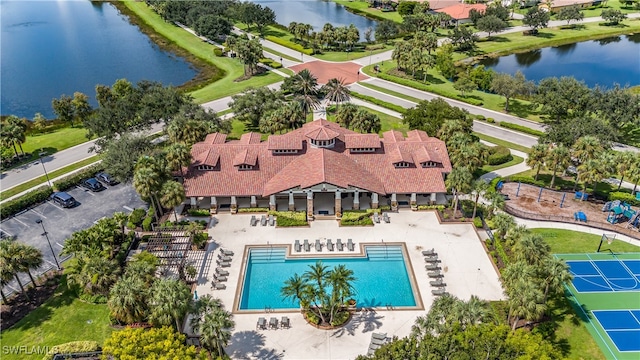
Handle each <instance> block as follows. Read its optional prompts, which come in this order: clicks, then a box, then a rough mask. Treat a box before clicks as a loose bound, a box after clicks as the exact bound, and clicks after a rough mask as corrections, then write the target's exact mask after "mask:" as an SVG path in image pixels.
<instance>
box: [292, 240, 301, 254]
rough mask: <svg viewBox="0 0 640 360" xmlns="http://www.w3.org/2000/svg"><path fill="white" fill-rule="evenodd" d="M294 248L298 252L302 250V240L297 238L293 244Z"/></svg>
mask: <svg viewBox="0 0 640 360" xmlns="http://www.w3.org/2000/svg"><path fill="white" fill-rule="evenodd" d="M293 248H294V250H295V251H296V252H300V250H302V248H301V246H300V240H298V239H296V242H295V244H293Z"/></svg>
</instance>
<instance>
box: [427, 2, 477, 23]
mask: <svg viewBox="0 0 640 360" xmlns="http://www.w3.org/2000/svg"><path fill="white" fill-rule="evenodd" d="M471 9H475V10H477V11H479V12H484V11H485V10H486V9H487V5H485V4H456V5H452V6H447V7H443V8H441V9H438V10H437V12H439V13H445V14H449V15H450V16H451V18H452V19H454V20H465V19H468V18H469V12H470V11H471Z"/></svg>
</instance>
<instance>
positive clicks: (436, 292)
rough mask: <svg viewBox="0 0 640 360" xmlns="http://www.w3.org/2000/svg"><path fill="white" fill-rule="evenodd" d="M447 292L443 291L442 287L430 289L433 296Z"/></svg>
mask: <svg viewBox="0 0 640 360" xmlns="http://www.w3.org/2000/svg"><path fill="white" fill-rule="evenodd" d="M446 293H447V292H446V291H445V289H444V287H442V288H440V289H437V290H431V294H432V295H434V296H442V295H444V294H446Z"/></svg>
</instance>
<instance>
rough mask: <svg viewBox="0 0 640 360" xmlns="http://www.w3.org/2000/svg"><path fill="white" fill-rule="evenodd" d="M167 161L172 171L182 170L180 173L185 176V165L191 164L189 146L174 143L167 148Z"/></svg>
mask: <svg viewBox="0 0 640 360" xmlns="http://www.w3.org/2000/svg"><path fill="white" fill-rule="evenodd" d="M167 163H168V164H169V168H170V169H171V170H172V171H175V170H176V169H178V170H180V175H181V176H182V177H184V171H183V170H182V168H183V167H185V166H189V164H191V153H190V152H189V148H188V147H187V146H186V145H184V144H182V143H174V144H171V145H170V146H169V148H168V149H167Z"/></svg>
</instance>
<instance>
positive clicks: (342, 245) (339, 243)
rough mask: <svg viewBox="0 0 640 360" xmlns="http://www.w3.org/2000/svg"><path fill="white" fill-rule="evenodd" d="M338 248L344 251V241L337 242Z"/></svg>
mask: <svg viewBox="0 0 640 360" xmlns="http://www.w3.org/2000/svg"><path fill="white" fill-rule="evenodd" d="M336 248H338V251H344V244H343V243H342V239H338V240H336Z"/></svg>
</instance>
